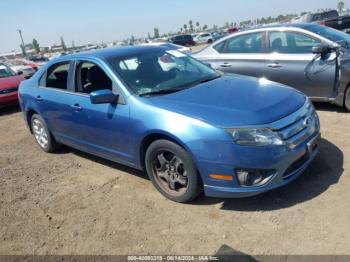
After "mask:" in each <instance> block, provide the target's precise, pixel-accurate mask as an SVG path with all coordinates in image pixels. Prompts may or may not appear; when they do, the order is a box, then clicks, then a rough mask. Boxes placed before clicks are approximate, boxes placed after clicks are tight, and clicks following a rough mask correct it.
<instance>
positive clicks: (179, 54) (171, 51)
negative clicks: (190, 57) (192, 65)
mask: <svg viewBox="0 0 350 262" xmlns="http://www.w3.org/2000/svg"><path fill="white" fill-rule="evenodd" d="M166 52H167V53H168V54H169V55H172V56H175V57H185V56H186V55H185V54H183V53H181V52H179V51H176V50H168V51H166Z"/></svg>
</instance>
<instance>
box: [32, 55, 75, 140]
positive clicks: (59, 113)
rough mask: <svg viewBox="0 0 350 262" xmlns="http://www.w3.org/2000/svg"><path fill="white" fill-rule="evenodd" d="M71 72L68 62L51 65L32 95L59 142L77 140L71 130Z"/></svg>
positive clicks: (72, 124)
mask: <svg viewBox="0 0 350 262" xmlns="http://www.w3.org/2000/svg"><path fill="white" fill-rule="evenodd" d="M71 71H72V63H71V62H69V61H67V62H60V63H57V64H54V65H52V66H51V67H49V68H48V70H47V72H45V73H44V74H43V76H42V77H41V79H40V83H39V88H38V89H36V90H35V94H33V96H34V98H35V99H36V105H37V106H38V108H39V112H40V114H41V115H42V117H43V118H44V119H45V121H46V123H47V124H48V127H49V129H50V131H51V132H52V133H53V134H54V136H55V138H57V139H58V140H60V141H66V140H74V139H77V138H76V137H75V134H74V132H73V129H72V127H73V126H74V123H73V122H72V116H73V110H72V107H71V105H72V103H73V98H74V93H72V92H71V91H72V90H71V88H72V86H71V84H70V75H71Z"/></svg>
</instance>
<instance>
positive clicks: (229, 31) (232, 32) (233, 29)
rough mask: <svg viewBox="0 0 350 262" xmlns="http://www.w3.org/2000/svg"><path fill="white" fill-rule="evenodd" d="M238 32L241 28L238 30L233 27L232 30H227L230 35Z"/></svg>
mask: <svg viewBox="0 0 350 262" xmlns="http://www.w3.org/2000/svg"><path fill="white" fill-rule="evenodd" d="M237 32H239V28H237V27H231V28H229V29H227V33H229V34H234V33H237Z"/></svg>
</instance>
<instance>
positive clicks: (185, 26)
mask: <svg viewBox="0 0 350 262" xmlns="http://www.w3.org/2000/svg"><path fill="white" fill-rule="evenodd" d="M184 29H185V33H187V25H186V24H184Z"/></svg>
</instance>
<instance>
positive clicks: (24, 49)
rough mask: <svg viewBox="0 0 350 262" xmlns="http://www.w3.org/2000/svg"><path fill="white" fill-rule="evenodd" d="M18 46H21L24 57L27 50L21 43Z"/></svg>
mask: <svg viewBox="0 0 350 262" xmlns="http://www.w3.org/2000/svg"><path fill="white" fill-rule="evenodd" d="M20 47H21V51H22V55H23V56H24V57H26V56H27V52H26V48H25V46H24V45H23V44H21V45H20Z"/></svg>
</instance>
